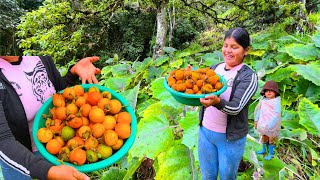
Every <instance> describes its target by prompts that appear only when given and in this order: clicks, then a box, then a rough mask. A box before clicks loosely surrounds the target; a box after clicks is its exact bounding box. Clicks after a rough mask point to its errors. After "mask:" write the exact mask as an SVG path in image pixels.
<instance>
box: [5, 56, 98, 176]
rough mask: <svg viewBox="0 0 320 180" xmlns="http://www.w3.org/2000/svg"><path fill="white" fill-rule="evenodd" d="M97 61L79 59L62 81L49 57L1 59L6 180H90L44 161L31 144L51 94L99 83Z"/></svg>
mask: <svg viewBox="0 0 320 180" xmlns="http://www.w3.org/2000/svg"><path fill="white" fill-rule="evenodd" d="M98 60H99V57H95V56H94V57H87V58H84V59H81V60H80V61H79V62H78V63H77V64H75V65H74V66H73V67H72V68H70V69H69V71H68V73H67V74H66V75H65V76H64V77H62V76H61V75H60V73H59V71H58V70H57V68H56V67H55V64H54V62H53V60H52V59H51V57H49V56H0V164H1V167H2V173H3V176H4V178H5V179H19V180H25V179H28V180H30V179H32V178H37V179H41V180H42V179H50V180H55V179H56V180H58V179H59V180H61V179H68V180H72V179H82V180H84V179H89V177H88V176H87V175H86V174H84V173H81V172H79V171H77V170H76V169H75V168H74V167H71V166H67V165H59V166H54V165H52V164H50V163H49V162H48V161H46V160H45V159H43V158H42V157H41V156H40V154H39V152H38V151H37V149H36V147H35V145H34V142H33V140H32V135H31V134H32V132H31V131H32V125H33V119H34V117H35V115H36V113H37V111H38V110H39V109H40V107H41V106H42V104H43V103H44V102H45V101H46V100H47V99H48V98H50V96H51V95H53V94H54V93H56V92H58V91H60V90H62V89H64V88H66V87H67V86H72V85H75V84H77V83H78V80H79V77H80V78H81V81H82V83H86V82H88V83H98V81H97V79H96V76H95V75H96V74H99V73H100V69H98V68H96V67H95V66H94V65H93V62H96V61H98Z"/></svg>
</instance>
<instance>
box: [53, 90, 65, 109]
mask: <svg viewBox="0 0 320 180" xmlns="http://www.w3.org/2000/svg"><path fill="white" fill-rule="evenodd" d="M52 104H53V106H55V107H60V106H65V104H66V102H65V98H64V96H63V95H62V94H59V93H56V94H54V95H53V96H52Z"/></svg>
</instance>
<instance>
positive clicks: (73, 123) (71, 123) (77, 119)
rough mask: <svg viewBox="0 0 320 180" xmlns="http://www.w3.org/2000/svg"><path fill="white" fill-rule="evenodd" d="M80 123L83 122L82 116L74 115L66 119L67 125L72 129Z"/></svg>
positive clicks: (80, 124)
mask: <svg viewBox="0 0 320 180" xmlns="http://www.w3.org/2000/svg"><path fill="white" fill-rule="evenodd" d="M82 124H83V118H82V117H78V116H75V117H73V118H71V120H69V121H67V125H68V126H70V127H72V128H74V129H77V128H79V127H81V126H82Z"/></svg>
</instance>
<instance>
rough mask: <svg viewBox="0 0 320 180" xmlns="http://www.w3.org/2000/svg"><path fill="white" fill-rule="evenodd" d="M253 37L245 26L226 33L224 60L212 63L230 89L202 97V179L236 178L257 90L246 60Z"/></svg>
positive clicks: (200, 137)
mask: <svg viewBox="0 0 320 180" xmlns="http://www.w3.org/2000/svg"><path fill="white" fill-rule="evenodd" d="M249 45H250V37H249V34H248V32H247V31H246V30H245V29H243V28H240V27H238V28H232V29H230V30H228V31H227V32H226V34H225V38H224V44H223V47H222V54H223V58H224V62H223V63H220V64H216V65H213V66H211V69H214V70H215V72H216V73H218V74H220V75H222V76H223V77H224V78H225V79H226V80H227V85H228V88H227V90H226V91H225V92H224V93H222V94H221V95H220V97H217V96H215V95H212V96H207V97H205V98H202V99H200V102H201V103H202V105H203V107H202V108H201V110H200V114H199V117H200V121H201V126H200V129H199V139H198V143H199V147H198V153H199V161H200V169H201V174H202V178H203V179H217V177H218V174H220V179H226V180H231V179H236V175H237V171H238V166H239V163H240V161H241V158H242V155H243V152H244V147H245V142H246V134H247V133H248V107H249V104H250V103H249V100H250V99H251V97H252V96H253V95H254V94H255V92H256V90H257V76H256V74H255V73H254V72H253V71H252V69H250V68H249V67H248V66H247V65H245V64H244V63H243V59H244V57H245V56H246V55H247V54H248V51H249Z"/></svg>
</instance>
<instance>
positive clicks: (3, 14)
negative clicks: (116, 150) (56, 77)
mask: <svg viewBox="0 0 320 180" xmlns="http://www.w3.org/2000/svg"><path fill="white" fill-rule="evenodd" d="M319 4H320V2H319V0H291V1H289V0H227V1H220V0H203V1H195V0H144V1H141V0H124V1H121V0H2V1H1V2H0V9H1V11H0V54H1V55H22V54H23V55H50V56H52V57H53V59H54V60H55V63H56V65H57V67H58V68H59V70H60V72H61V74H64V73H65V72H66V70H67V69H68V67H70V65H73V64H74V63H76V62H77V61H78V60H79V59H81V58H83V57H86V56H93V55H96V56H100V59H101V60H100V61H99V62H98V63H96V65H97V66H98V67H100V68H101V69H102V73H101V75H100V76H99V81H100V84H101V85H103V86H106V87H108V88H110V89H113V90H115V91H117V92H119V93H120V94H122V95H123V96H124V97H125V98H126V99H127V100H128V101H129V102H130V103H131V105H132V107H133V108H134V109H135V112H136V115H137V121H138V131H137V137H136V140H135V143H134V144H133V147H132V148H131V150H130V151H129V152H128V154H127V156H125V157H124V158H122V159H121V160H120V161H119V162H117V163H116V164H114V165H112V166H111V167H108V168H105V169H102V170H99V171H95V172H92V173H89V174H88V175H89V176H90V177H91V178H92V179H112V180H114V179H183V178H184V179H201V173H200V169H199V161H198V155H197V130H198V127H199V126H198V111H199V108H198V107H191V106H184V105H182V104H179V103H178V102H177V101H175V100H174V99H173V98H172V97H171V95H170V94H169V92H167V91H166V90H165V88H164V87H163V85H162V84H163V80H164V77H165V76H166V75H167V74H168V73H169V72H170V71H172V70H173V69H177V68H184V67H186V66H187V65H188V64H191V65H192V66H194V67H196V68H198V67H208V66H210V65H212V64H214V63H218V62H221V61H223V59H222V54H221V47H222V43H223V36H224V33H225V31H226V30H227V29H229V28H231V27H236V26H241V27H244V28H246V29H247V30H248V31H249V32H250V34H251V39H252V40H251V49H250V53H249V55H248V56H247V57H246V59H245V63H246V64H247V65H249V66H250V67H251V68H252V69H253V70H255V72H256V73H257V74H258V77H259V89H258V91H257V93H256V95H255V96H254V97H253V100H252V104H251V105H250V110H249V115H250V116H249V126H250V131H249V134H248V136H247V143H246V148H245V153H244V156H243V160H242V161H241V164H240V167H239V172H238V177H237V179H312V180H317V179H319V177H320V153H319V152H320V137H319V136H320V135H319V134H320V108H319V103H320V101H319V96H320V78H319V77H320V63H319V60H320V12H319V11H320V5H319ZM271 79H272V80H274V81H276V82H278V83H279V87H280V94H281V98H282V110H283V111H282V129H281V134H280V137H279V140H278V142H277V150H276V157H275V158H274V159H272V160H271V161H265V160H263V158H262V157H260V156H256V155H255V151H256V150H258V149H259V148H260V145H259V134H258V133H257V132H256V130H255V129H254V128H253V110H254V107H255V106H256V104H257V101H258V99H259V97H260V95H259V92H260V90H261V88H262V86H263V84H264V82H265V81H267V80H271ZM0 179H1V177H0Z"/></svg>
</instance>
